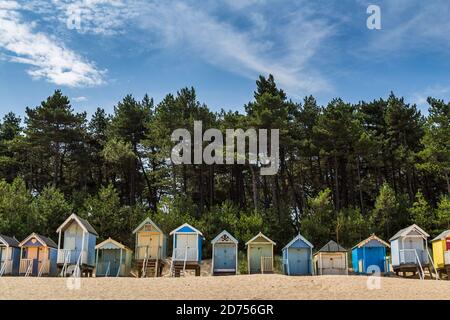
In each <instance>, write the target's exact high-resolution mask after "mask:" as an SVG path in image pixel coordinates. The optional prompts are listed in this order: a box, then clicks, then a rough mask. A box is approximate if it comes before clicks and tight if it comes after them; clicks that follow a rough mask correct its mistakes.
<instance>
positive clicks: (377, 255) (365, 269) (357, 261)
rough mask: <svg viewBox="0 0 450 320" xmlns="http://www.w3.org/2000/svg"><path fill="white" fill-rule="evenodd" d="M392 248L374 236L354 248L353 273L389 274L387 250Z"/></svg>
mask: <svg viewBox="0 0 450 320" xmlns="http://www.w3.org/2000/svg"><path fill="white" fill-rule="evenodd" d="M390 247H391V246H390V245H389V244H388V243H387V242H385V241H383V240H381V239H380V238H378V237H377V236H376V235H374V234H372V235H371V236H370V237H369V238H367V239H365V240H363V241H361V242H360V243H358V244H357V245H356V246H354V247H353V248H352V266H353V271H354V272H355V273H359V274H368V273H373V272H375V271H377V272H383V273H384V272H389V263H388V260H387V255H386V248H390Z"/></svg>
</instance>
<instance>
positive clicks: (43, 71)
mask: <svg viewBox="0 0 450 320" xmlns="http://www.w3.org/2000/svg"><path fill="white" fill-rule="evenodd" d="M17 9H19V5H18V3H17V2H16V1H6V2H5V1H2V2H0V50H2V51H4V54H6V55H7V57H8V58H9V60H10V61H13V62H17V63H23V64H27V65H30V66H31V68H30V69H28V70H27V73H28V74H29V75H30V76H31V77H32V78H33V79H45V80H47V81H49V82H51V83H54V84H57V85H64V86H69V87H82V86H96V85H101V84H103V83H104V80H103V73H104V72H103V71H100V70H98V69H97V68H96V67H95V65H94V64H93V63H91V62H88V61H85V60H84V59H83V58H81V57H80V56H79V55H77V54H76V53H75V52H73V51H72V50H70V49H68V48H66V47H65V46H64V45H63V44H61V43H58V41H57V40H55V39H53V38H50V37H49V36H47V35H46V34H44V33H41V32H36V31H35V27H34V25H33V23H26V22H23V21H22V20H23V19H22V17H21V15H20V13H19V12H18V10H17Z"/></svg>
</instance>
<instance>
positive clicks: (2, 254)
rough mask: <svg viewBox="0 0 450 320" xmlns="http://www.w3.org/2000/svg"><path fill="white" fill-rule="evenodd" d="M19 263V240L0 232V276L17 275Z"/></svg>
mask: <svg viewBox="0 0 450 320" xmlns="http://www.w3.org/2000/svg"><path fill="white" fill-rule="evenodd" d="M19 263H20V248H19V241H17V240H16V239H15V238H11V237H8V236H4V235H1V234H0V277H1V276H16V275H18V274H19Z"/></svg>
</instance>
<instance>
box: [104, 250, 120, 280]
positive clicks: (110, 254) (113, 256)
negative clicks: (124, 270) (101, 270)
mask: <svg viewBox="0 0 450 320" xmlns="http://www.w3.org/2000/svg"><path fill="white" fill-rule="evenodd" d="M103 251H104V252H103V259H104V260H103V261H104V262H105V267H106V269H105V273H106V271H107V268H108V265H109V272H108V276H110V277H115V276H116V275H117V272H118V271H119V268H120V261H119V260H120V250H113V249H111V250H103Z"/></svg>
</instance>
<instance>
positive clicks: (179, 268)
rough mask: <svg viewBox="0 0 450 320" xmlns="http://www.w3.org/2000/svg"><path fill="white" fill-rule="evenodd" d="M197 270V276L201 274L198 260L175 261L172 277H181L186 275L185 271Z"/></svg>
mask: <svg viewBox="0 0 450 320" xmlns="http://www.w3.org/2000/svg"><path fill="white" fill-rule="evenodd" d="M186 270H195V276H196V277H199V276H200V265H199V264H198V263H197V262H187V263H186V264H185V263H184V261H174V262H173V265H172V274H171V276H172V277H175V278H179V277H180V276H181V275H183V276H184V271H186Z"/></svg>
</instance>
